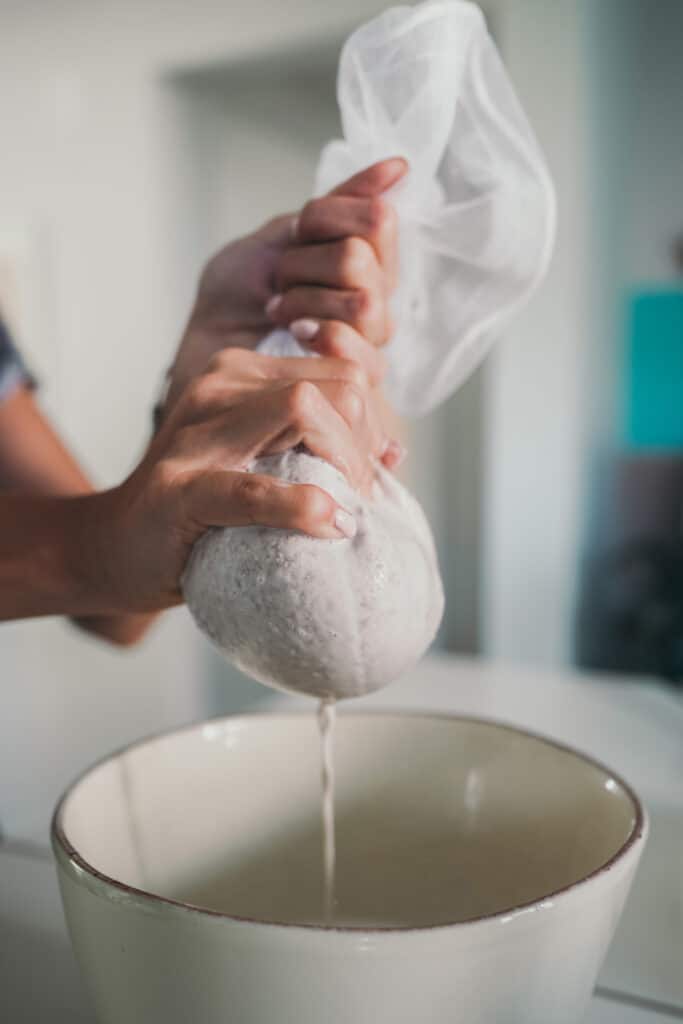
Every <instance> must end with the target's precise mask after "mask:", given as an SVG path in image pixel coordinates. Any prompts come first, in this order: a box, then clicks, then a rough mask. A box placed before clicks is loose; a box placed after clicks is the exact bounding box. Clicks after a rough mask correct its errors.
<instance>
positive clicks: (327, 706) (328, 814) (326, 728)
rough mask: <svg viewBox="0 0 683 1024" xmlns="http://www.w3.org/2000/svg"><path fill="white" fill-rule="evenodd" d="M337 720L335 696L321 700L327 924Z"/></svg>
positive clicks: (331, 893)
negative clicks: (335, 724)
mask: <svg viewBox="0 0 683 1024" xmlns="http://www.w3.org/2000/svg"><path fill="white" fill-rule="evenodd" d="M334 720H335V702H334V699H326V700H321V701H320V705H319V707H318V726H319V728H320V752H321V755H322V819H323V918H324V921H325V923H326V924H331V922H332V920H333V918H334V902H335V900H334V869H335V860H336V846H335V836H334Z"/></svg>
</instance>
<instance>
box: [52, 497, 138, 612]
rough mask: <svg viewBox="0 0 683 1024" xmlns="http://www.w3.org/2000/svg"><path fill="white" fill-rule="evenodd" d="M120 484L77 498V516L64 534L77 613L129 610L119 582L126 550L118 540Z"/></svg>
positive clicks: (68, 573)
mask: <svg viewBox="0 0 683 1024" xmlns="http://www.w3.org/2000/svg"><path fill="white" fill-rule="evenodd" d="M120 490H121V488H120V487H117V488H113V489H112V490H109V491H101V492H99V493H96V494H91V495H88V496H87V497H85V498H82V499H80V501H79V507H78V510H77V513H78V514H77V516H76V517H75V519H74V521H73V523H72V524H71V528H69V529H67V530H66V531H65V534H64V542H65V564H66V572H67V576H68V578H69V579H71V580H73V581H74V584H75V589H76V592H77V594H78V595H79V607H78V608H77V609H76V612H75V614H76V615H77V616H87V615H107V616H109V615H120V614H125V613H126V612H128V611H130V609H129V608H128V607H127V602H126V600H125V596H124V594H123V588H122V586H121V577H122V568H123V562H124V554H125V551H124V549H123V547H122V545H121V544H120V543H119V536H120V533H121V530H120V526H119V523H120V514H119V512H118V505H119V492H120Z"/></svg>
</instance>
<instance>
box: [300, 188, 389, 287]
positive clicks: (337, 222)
mask: <svg viewBox="0 0 683 1024" xmlns="http://www.w3.org/2000/svg"><path fill="white" fill-rule="evenodd" d="M345 238H349V239H353V238H357V239H363V240H364V241H366V242H367V243H368V245H370V246H371V248H372V250H373V251H374V253H375V256H376V257H377V260H378V261H379V263H380V266H381V267H382V270H383V271H384V273H385V275H386V277H387V283H388V285H389V287H392V288H393V287H394V285H395V284H396V275H397V271H398V244H397V243H398V218H397V216H396V211H395V209H394V207H393V206H392V204H391V203H390V202H388V201H387V200H385V199H383V198H382V197H381V196H372V197H371V198H369V199H357V198H354V197H350V196H324V197H323V198H321V199H312V200H311V201H310V202H308V203H306V205H305V206H304V208H303V210H302V211H301V215H300V217H299V220H298V221H297V226H296V241H297V242H298V243H302V244H307V243H315V242H331V241H340V240H342V239H345Z"/></svg>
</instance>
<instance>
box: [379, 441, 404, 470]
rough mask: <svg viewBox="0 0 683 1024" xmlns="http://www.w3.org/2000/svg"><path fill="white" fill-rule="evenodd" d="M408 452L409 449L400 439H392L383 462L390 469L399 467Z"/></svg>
mask: <svg viewBox="0 0 683 1024" xmlns="http://www.w3.org/2000/svg"><path fill="white" fill-rule="evenodd" d="M407 454H408V451H407V449H406V448H404V447H403V445H402V444H400V442H399V441H393V440H392V441H389V444H388V445H387V447H386V450H385V452H384V455H383V456H382V462H383V463H384V465H385V466H386V467H387V468H388V469H398V467H399V466H400V465H401V463H402V462H403V461H404V459H405V457H406V455H407Z"/></svg>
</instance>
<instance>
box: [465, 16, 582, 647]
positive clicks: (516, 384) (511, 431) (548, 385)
mask: <svg viewBox="0 0 683 1024" xmlns="http://www.w3.org/2000/svg"><path fill="white" fill-rule="evenodd" d="M494 17H495V19H496V25H497V28H498V37H499V40H500V43H501V46H502V50H503V55H504V58H505V61H506V63H507V66H508V68H509V70H510V73H511V76H512V79H513V81H514V83H515V85H516V88H517V90H518V93H519V96H520V99H521V101H522V104H523V106H524V107H525V109H526V111H527V113H528V115H529V118H530V121H531V123H532V125H533V126H534V128H535V130H536V133H537V135H538V137H539V140H540V142H541V145H542V148H543V150H544V152H545V154H546V156H547V159H548V162H549V165H550V170H551V173H552V176H553V178H554V180H555V184H556V188H557V194H558V204H559V230H558V239H557V248H556V253H555V257H554V260H553V263H552V266H551V269H550V273H549V275H548V278H547V280H546V282H545V283H544V285H543V286H542V288H541V290H540V291H539V293H538V294H537V295H536V296H535V297H534V299H533V300H532V302H531V304H530V305H529V307H528V308H527V309H526V310H525V311H524V313H523V314H522V315H521V316H520V318H519V319H518V320H517V321H516V322H515V324H514V325H513V327H512V329H511V330H510V331H509V332H508V333H507V336H506V337H505V338H504V339H502V340H501V341H500V343H499V344H498V346H497V348H496V349H495V350H494V352H493V354H492V356H491V357H490V360H489V363H488V366H487V368H486V378H487V380H486V391H487V398H488V407H487V419H486V423H485V436H486V440H485V444H486V455H485V465H484V516H485V524H484V535H485V541H484V559H485V564H484V573H483V596H482V622H483V630H484V649H485V650H486V652H487V653H490V654H492V655H495V656H499V657H509V658H512V659H515V660H519V661H538V662H547V663H553V662H558V661H566V660H568V659H569V657H570V652H571V622H572V615H573V606H574V601H575V590H576V572H577V551H578V541H579V537H580V531H581V501H582V495H581V492H582V472H583V446H584V439H583V434H582V417H583V391H582V388H583V380H584V375H585V372H586V369H585V363H586V353H587V346H588V343H589V339H588V337H587V334H586V330H585V326H586V317H587V310H588V304H589V280H590V273H591V262H590V243H589V236H588V225H587V216H588V215H587V189H588V185H587V180H586V161H587V137H586V123H585V117H584V111H585V107H586V97H585V95H584V92H583V84H584V83H583V75H582V67H583V57H584V54H583V48H582V25H581V10H580V5H579V4H577V3H575V2H573V0H561V2H559V3H552V4H549V3H547V2H546V0H516V2H515V3H500V4H497V5H496V6H495V9H494Z"/></svg>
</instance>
